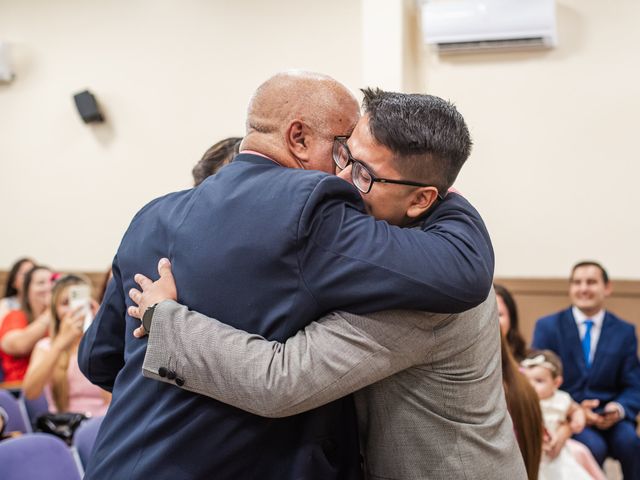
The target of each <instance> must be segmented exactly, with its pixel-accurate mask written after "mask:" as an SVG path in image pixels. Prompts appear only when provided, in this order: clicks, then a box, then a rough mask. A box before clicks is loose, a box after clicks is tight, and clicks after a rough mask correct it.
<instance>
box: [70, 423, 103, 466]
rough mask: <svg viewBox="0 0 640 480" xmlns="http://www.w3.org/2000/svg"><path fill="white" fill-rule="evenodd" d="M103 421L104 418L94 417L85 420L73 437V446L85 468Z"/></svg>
mask: <svg viewBox="0 0 640 480" xmlns="http://www.w3.org/2000/svg"><path fill="white" fill-rule="evenodd" d="M103 419H104V417H93V418H90V419H88V420H85V421H84V422H82V424H81V425H80V426H79V427H78V429H77V430H76V432H75V434H74V435H73V446H74V447H76V449H77V450H78V456H79V457H80V461H81V462H82V466H83V467H84V468H87V462H88V461H89V457H91V451H92V450H93V444H94V443H95V441H96V437H97V436H98V430H99V429H100V425H101V424H102V420H103Z"/></svg>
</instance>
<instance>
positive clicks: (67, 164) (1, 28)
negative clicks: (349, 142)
mask: <svg viewBox="0 0 640 480" xmlns="http://www.w3.org/2000/svg"><path fill="white" fill-rule="evenodd" d="M412 10H413V2H412V1H409V0H386V1H382V0H360V1H358V0H351V1H342V0H327V1H323V2H312V1H300V0H262V1H260V0H237V1H215V2H214V1H206V0H192V1H190V2H173V1H168V0H165V1H161V0H134V1H127V2H125V1H124V0H120V1H112V2H99V3H96V2H86V1H81V0H61V1H57V2H49V1H45V0H29V1H20V0H0V38H1V39H2V40H4V41H7V42H9V43H10V44H11V45H12V47H13V48H12V50H13V55H14V60H15V67H16V75H17V77H16V80H15V81H14V82H13V83H12V84H10V85H0V202H1V204H2V205H4V206H5V208H4V211H3V215H2V217H3V219H2V224H3V229H2V235H1V238H2V240H1V243H0V269H1V268H7V267H8V266H9V265H10V263H11V261H12V260H13V259H14V258H15V257H17V256H19V255H23V254H30V255H33V256H35V257H36V258H38V259H40V260H42V261H45V262H47V263H49V264H51V265H54V266H55V267H58V268H61V269H83V270H101V269H103V268H105V267H106V265H107V264H108V263H109V262H110V259H111V257H112V255H113V253H114V251H115V249H116V247H117V244H118V242H119V239H120V238H121V236H122V234H123V232H124V229H125V228H126V225H127V224H128V222H129V220H130V218H131V216H132V215H133V214H134V213H135V211H136V210H138V209H139V208H140V207H141V206H142V205H143V204H144V203H146V202H147V201H148V200H150V199H151V198H153V197H155V196H157V195H160V194H162V193H165V192H168V191H172V190H176V189H180V188H186V187H188V186H189V182H190V170H191V167H192V166H193V164H194V163H195V161H197V159H198V158H199V157H200V155H201V154H202V152H203V151H204V150H205V149H206V148H207V147H208V146H209V145H210V144H211V143H213V142H214V141H216V140H218V139H219V138H221V137H224V136H227V135H235V134H239V133H241V132H242V129H243V116H244V109H245V106H246V104H247V101H248V98H249V96H250V94H251V92H252V90H253V89H254V88H255V86H256V85H257V84H258V83H259V82H260V81H261V80H263V79H265V78H266V77H267V76H269V75H270V74H272V73H274V72H276V71H278V70H281V69H284V68H289V67H300V68H307V69H313V70H319V71H324V72H326V73H329V74H331V75H334V76H336V77H337V78H339V79H341V80H342V81H343V82H345V83H346V84H347V85H348V86H349V87H350V88H352V89H354V90H356V89H357V88H359V87H361V86H363V85H376V84H379V85H381V86H383V87H385V88H398V89H400V88H403V89H407V90H413V91H415V90H418V89H421V88H423V89H425V90H426V91H428V92H430V93H434V94H437V95H441V96H444V97H446V98H449V99H451V100H453V101H454V102H455V103H456V104H457V105H458V107H459V108H460V110H461V111H462V112H463V114H464V115H465V117H466V118H467V120H468V122H469V124H470V126H471V129H472V133H473V136H474V139H475V143H476V145H475V149H474V153H473V155H472V158H471V159H470V162H469V164H468V165H467V166H466V167H465V170H464V172H463V174H462V175H461V176H460V179H459V182H458V187H459V188H460V189H462V190H463V191H464V193H465V194H467V196H468V197H469V198H470V199H471V200H472V201H473V202H474V203H475V204H476V205H477V206H478V208H479V210H480V211H481V213H482V214H483V215H484V217H485V219H486V221H487V223H488V224H489V227H490V229H491V232H492V235H493V239H494V243H495V248H496V253H497V259H498V264H497V274H498V275H500V276H503V277H509V276H517V277H529V276H540V277H543V276H544V277H553V276H564V275H565V274H566V272H567V269H568V267H569V266H570V264H571V263H572V262H573V261H574V260H575V259H577V258H582V257H596V258H600V259H601V260H602V261H604V262H605V263H606V264H607V266H608V267H609V268H610V270H611V273H612V276H614V277H618V278H636V279H637V278H640V257H639V256H638V255H637V254H636V252H635V248H634V247H635V244H636V243H637V237H638V233H639V232H640V220H639V218H640V215H638V214H637V213H636V212H635V209H636V207H638V206H640V202H639V200H640V199H639V195H640V194H639V193H638V192H639V191H640V190H639V189H638V187H637V183H638V179H639V178H640V167H638V166H637V162H636V161H635V159H636V158H635V157H637V156H638V154H637V153H636V150H635V149H634V148H633V147H634V145H633V143H632V142H633V141H634V140H635V138H636V136H637V133H636V130H637V128H636V125H637V123H638V122H637V121H636V119H635V116H634V114H635V112H636V111H637V110H638V107H639V106H640V105H639V104H640V96H639V95H638V87H637V85H639V84H640V66H639V62H640V56H639V55H637V52H636V45H638V44H640V31H638V30H637V28H635V26H636V24H637V21H638V20H640V3H638V2H637V1H635V0H618V1H616V2H615V8H613V6H612V5H611V4H610V3H607V2H596V1H595V0H560V1H559V2H558V18H559V35H560V46H559V48H557V49H556V50H554V51H551V52H534V53H528V54H522V53H520V54H514V53H506V54H505V53H500V54H497V53H496V54H490V55H487V54H483V55H476V56H464V57H457V58H455V59H454V58H447V59H445V58H438V57H437V56H436V55H434V54H433V53H432V52H429V51H423V49H422V46H421V45H420V44H419V43H418V44H416V37H419V35H416V29H415V27H414V26H413V21H412V20H411V19H412V18H413V19H414V20H415V18H416V15H415V10H413V13H412ZM402 12H404V14H401V13H402ZM403 15H404V17H403ZM403 18H405V20H404V21H403ZM418 33H419V32H418ZM383 47H384V50H380V52H381V58H380V60H379V61H376V57H375V55H372V54H371V52H372V49H373V48H383ZM394 52H397V55H398V56H401V58H402V60H397V61H391V60H392V59H393V55H394ZM87 87H88V88H89V89H91V90H92V91H93V92H94V93H95V94H96V96H97V98H98V100H99V101H100V103H101V104H102V106H103V108H104V111H105V114H106V116H107V117H108V122H107V124H106V125H102V126H86V125H84V124H83V123H82V122H81V120H80V119H79V117H78V115H77V113H76V112H75V108H74V106H73V101H72V99H71V96H72V94H73V93H74V92H76V91H79V90H82V89H84V88H87Z"/></svg>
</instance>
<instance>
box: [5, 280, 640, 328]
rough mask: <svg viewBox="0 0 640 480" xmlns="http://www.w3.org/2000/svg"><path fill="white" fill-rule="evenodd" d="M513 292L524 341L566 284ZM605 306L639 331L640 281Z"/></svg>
mask: <svg viewBox="0 0 640 480" xmlns="http://www.w3.org/2000/svg"><path fill="white" fill-rule="evenodd" d="M84 273H85V275H87V276H89V278H91V280H92V282H93V285H94V290H95V292H96V294H98V293H100V292H101V291H102V286H103V282H104V275H105V274H104V272H84ZM6 274H7V272H6V271H0V285H1V286H2V289H3V290H2V291H3V292H4V285H5V281H6ZM496 283H501V284H503V285H504V286H505V287H507V288H508V289H509V290H510V291H511V293H513V295H514V297H515V299H516V302H517V303H518V313H519V316H520V328H521V330H522V333H523V335H524V336H525V339H526V340H527V341H531V335H532V333H533V326H534V324H535V321H536V320H537V319H538V318H540V317H541V316H544V315H547V314H549V313H552V312H555V311H558V310H561V309H563V308H566V307H567V306H568V305H569V303H570V302H569V297H568V294H567V291H568V287H569V283H568V281H567V280H565V279H557V278H537V279H532V278H502V279H500V278H498V279H496ZM607 308H608V309H609V310H611V311H613V312H614V313H616V314H617V315H618V316H620V317H622V318H623V319H625V320H627V321H629V322H632V323H634V324H635V325H636V331H640V281H631V280H613V295H612V296H611V298H609V300H608V302H607Z"/></svg>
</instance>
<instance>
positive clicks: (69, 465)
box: [0, 433, 81, 480]
mask: <svg viewBox="0 0 640 480" xmlns="http://www.w3.org/2000/svg"><path fill="white" fill-rule="evenodd" d="M0 465H2V479H3V480H26V479H32V478H33V479H36V478H46V479H47V480H81V477H80V472H79V471H78V467H77V466H76V463H75V461H74V459H73V455H72V454H71V451H70V450H69V447H67V445H66V444H65V443H64V442H63V441H62V440H60V439H59V438H56V437H54V436H53V435H47V434H46V433H30V434H27V435H22V436H21V437H18V438H12V439H10V440H5V441H3V442H0Z"/></svg>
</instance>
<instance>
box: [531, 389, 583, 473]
mask: <svg viewBox="0 0 640 480" xmlns="http://www.w3.org/2000/svg"><path fill="white" fill-rule="evenodd" d="M570 406H571V396H570V395H569V394H568V393H566V392H563V391H561V390H557V391H556V393H554V394H553V396H552V397H551V398H547V399H545V400H540V408H541V409H542V416H543V418H544V426H545V427H546V429H547V431H548V432H549V433H553V432H555V431H556V430H557V429H558V426H559V425H560V423H562V422H563V421H565V420H566V418H567V412H568V411H569V407H570ZM564 479H567V480H591V475H589V474H588V473H587V471H586V470H585V469H584V468H582V467H581V466H580V465H579V464H578V462H577V461H576V459H575V458H573V455H571V452H570V451H569V449H568V448H567V446H566V445H565V446H564V447H562V450H561V451H560V454H559V455H558V456H557V457H556V458H554V459H553V460H551V459H549V457H547V456H546V455H545V454H543V455H542V463H541V465H540V474H539V475H538V480H564Z"/></svg>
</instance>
